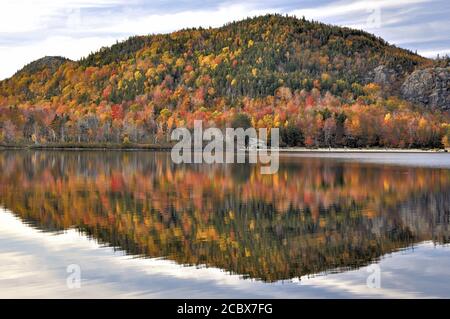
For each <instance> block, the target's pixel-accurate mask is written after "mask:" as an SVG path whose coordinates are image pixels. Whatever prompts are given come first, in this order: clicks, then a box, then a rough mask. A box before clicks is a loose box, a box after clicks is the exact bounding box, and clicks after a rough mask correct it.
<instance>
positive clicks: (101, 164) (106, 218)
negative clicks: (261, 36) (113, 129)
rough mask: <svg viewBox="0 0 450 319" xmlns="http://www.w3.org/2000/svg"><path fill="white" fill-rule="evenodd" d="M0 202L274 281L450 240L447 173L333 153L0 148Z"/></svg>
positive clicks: (49, 225) (41, 221) (27, 216)
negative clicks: (263, 166)
mask: <svg viewBox="0 0 450 319" xmlns="http://www.w3.org/2000/svg"><path fill="white" fill-rule="evenodd" d="M0 168H1V171H2V175H1V177H0V203H1V204H2V205H4V206H6V207H7V208H9V209H11V210H12V211H14V212H15V213H17V214H18V215H19V216H21V217H22V218H23V219H24V220H26V221H27V222H31V223H33V224H35V225H36V226H38V227H40V228H42V229H44V230H62V229H67V228H69V227H76V228H78V229H80V230H83V231H85V232H86V233H88V234H90V235H91V236H92V237H94V238H96V239H98V240H100V241H102V242H105V243H108V244H111V245H114V246H117V247H119V248H122V249H125V250H126V251H127V252H129V253H133V254H141V255H145V256H151V257H161V256H163V257H167V258H169V259H172V260H175V261H177V262H179V263H183V264H206V265H208V266H215V267H220V268H223V269H225V270H227V271H232V272H235V273H239V274H243V275H245V276H249V277H252V278H259V279H262V280H266V281H274V280H280V279H287V278H292V277H296V276H300V275H304V274H310V273H315V272H319V271H325V270H328V269H333V268H336V267H357V266H361V265H364V264H366V263H367V262H368V261H370V260H373V259H375V258H378V257H379V256H381V255H382V254H385V253H389V252H392V251H394V250H396V249H399V248H403V247H407V246H409V245H411V244H413V243H415V242H418V241H422V240H433V241H436V242H441V243H442V242H448V241H449V214H450V209H449V208H448V207H449V206H450V205H449V203H450V171H449V170H443V169H430V168H409V167H393V166H382V165H369V164H361V163H338V162H335V161H330V160H318V159H306V158H305V159H296V160H295V161H292V160H290V161H287V160H283V161H282V162H281V166H280V170H279V173H278V174H276V175H272V176H268V175H265V176H263V175H260V174H259V169H258V167H256V166H251V165H248V166H245V165H227V166H224V165H216V166H214V165H212V166H201V165H200V166H196V165H190V166H177V165H174V164H172V162H171V160H170V157H169V155H168V154H165V153H114V152H108V153H98V152H97V153H95V152H83V153H74V152H67V153H56V152H55V153H52V152H4V153H0Z"/></svg>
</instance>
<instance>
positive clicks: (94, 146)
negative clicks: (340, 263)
mask: <svg viewBox="0 0 450 319" xmlns="http://www.w3.org/2000/svg"><path fill="white" fill-rule="evenodd" d="M172 146H173V145H172V144H134V143H126V144H124V143H121V144H119V143H118V144H115V143H89V144H87V143H49V144H0V150H8V149H30V150H92V151H97V150H98V151H105V150H111V151H142V150H148V151H170V150H171V149H172ZM278 150H279V152H280V153H446V152H449V149H417V148H344V147H336V148H333V147H331V148H325V147H322V148H308V147H285V148H279V149H278Z"/></svg>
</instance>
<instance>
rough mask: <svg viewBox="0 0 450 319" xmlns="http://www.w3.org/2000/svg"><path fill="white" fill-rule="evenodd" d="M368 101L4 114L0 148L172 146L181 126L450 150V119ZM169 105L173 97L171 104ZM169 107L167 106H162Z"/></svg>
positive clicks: (312, 97)
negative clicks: (248, 129)
mask: <svg viewBox="0 0 450 319" xmlns="http://www.w3.org/2000/svg"><path fill="white" fill-rule="evenodd" d="M363 90H364V91H365V92H366V95H364V96H361V97H360V98H359V99H358V101H356V102H355V103H353V104H344V103H342V102H341V100H340V99H339V98H337V97H335V96H333V95H331V94H330V93H327V94H325V95H324V96H322V95H321V94H320V92H319V90H312V91H311V92H306V91H296V92H291V90H290V89H289V88H280V89H278V90H277V92H276V95H275V96H270V97H267V98H264V99H250V98H245V99H243V100H242V102H241V103H239V104H238V105H237V106H235V107H227V106H226V105H225V104H223V106H222V105H219V106H217V107H215V108H205V107H200V108H198V109H196V110H190V109H189V107H187V106H186V105H184V106H183V105H180V106H179V107H177V108H175V109H174V110H170V109H168V108H162V107H163V105H164V103H163V102H161V103H162V104H161V106H160V107H158V105H155V104H152V105H148V104H146V103H145V100H143V103H142V104H138V103H136V102H135V103H133V104H131V105H129V106H126V107H125V108H124V106H123V105H121V104H114V105H112V106H109V105H107V104H102V105H101V106H100V107H96V108H93V109H92V111H90V112H87V113H85V114H80V113H79V110H78V109H70V108H67V109H64V110H63V111H61V110H59V109H56V110H55V108H54V107H53V106H52V105H51V104H47V105H43V106H41V107H32V108H27V109H23V108H20V107H9V108H0V120H1V121H0V142H2V143H4V144H17V143H19V144H29V143H34V144H47V143H70V142H74V143H116V144H117V143H152V144H157V143H160V144H162V143H164V144H165V143H167V142H170V135H171V132H172V130H173V129H175V128H177V127H187V128H190V129H192V128H193V123H194V120H203V126H204V127H221V128H225V127H254V128H268V129H270V128H279V129H280V136H281V146H290V147H293V146H306V147H393V148H440V147H449V146H450V143H449V141H450V125H449V124H448V123H447V122H446V119H447V118H448V115H446V114H445V113H440V112H437V111H436V112H433V113H431V112H426V111H424V110H420V109H417V110H414V109H411V108H410V106H409V105H408V104H407V103H406V102H404V101H401V100H399V99H397V98H395V97H390V98H388V99H384V98H382V97H380V95H381V92H380V88H379V87H378V86H377V85H374V84H369V85H367V86H365V87H363ZM167 98H170V96H169V97H167ZM163 100H164V99H163Z"/></svg>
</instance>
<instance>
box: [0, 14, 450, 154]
mask: <svg viewBox="0 0 450 319" xmlns="http://www.w3.org/2000/svg"><path fill="white" fill-rule="evenodd" d="M436 64H444V66H445V67H446V66H447V60H444V61H433V60H429V59H425V58H423V57H421V56H419V55H417V54H414V53H412V52H410V51H407V50H404V49H400V48H397V47H395V46H392V45H390V44H388V43H387V42H385V41H384V40H382V39H380V38H377V37H375V36H373V35H371V34H368V33H366V32H363V31H358V30H353V29H349V28H341V27H336V26H331V25H326V24H323V23H318V22H314V21H307V20H305V19H304V18H303V19H298V18H295V17H288V16H286V17H285V16H280V15H266V16H261V17H256V18H252V19H246V20H243V21H238V22H233V23H229V24H227V25H225V26H223V27H221V28H208V29H204V28H195V29H185V30H181V31H177V32H174V33H170V34H159V35H149V36H135V37H131V38H130V39H128V40H126V41H124V42H120V43H117V44H115V45H113V46H111V47H109V48H102V49H100V50H99V51H98V52H96V53H92V54H90V55H89V56H87V57H85V58H83V59H81V60H80V61H70V60H68V59H65V58H61V57H45V58H43V59H40V60H38V61H35V62H32V63H30V64H29V65H27V66H25V67H24V68H23V69H22V70H20V71H18V72H17V73H16V74H15V75H14V76H13V77H11V78H10V79H6V80H4V81H1V82H0V143H1V144H39V145H43V144H49V143H67V144H69V143H124V144H126V143H149V144H162V143H167V142H168V141H169V138H170V132H171V131H172V130H173V129H174V128H176V127H188V128H191V127H192V125H193V121H194V120H195V119H201V120H204V126H218V127H226V126H231V125H232V124H233V122H242V119H244V122H245V123H248V125H251V126H253V127H255V128H259V127H266V128H272V127H278V128H280V130H281V136H282V145H284V146H308V147H314V146H326V147H336V146H346V147H444V146H445V147H448V146H449V144H450V124H449V123H450V115H449V113H448V111H443V110H436V109H433V110H431V109H426V108H424V107H421V106H417V105H413V104H411V103H410V102H407V101H405V100H403V99H402V98H400V97H399V94H398V92H399V86H400V83H401V81H402V80H403V79H404V78H405V77H406V76H407V74H409V73H411V72H413V71H414V70H417V69H420V68H425V67H429V66H433V65H436ZM380 66H383V67H386V68H389V70H394V71H395V78H396V80H395V81H393V82H389V84H388V85H387V84H383V83H379V82H377V81H376V76H375V74H374V70H375V69H376V68H377V67H380Z"/></svg>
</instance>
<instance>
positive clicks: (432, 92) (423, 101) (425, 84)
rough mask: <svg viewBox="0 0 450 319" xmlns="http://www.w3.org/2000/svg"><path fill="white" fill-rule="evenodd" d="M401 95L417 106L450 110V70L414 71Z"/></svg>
mask: <svg viewBox="0 0 450 319" xmlns="http://www.w3.org/2000/svg"><path fill="white" fill-rule="evenodd" d="M401 95H402V97H403V98H404V99H406V100H408V101H411V102H412V103H415V104H419V105H422V106H427V107H430V108H440V109H443V110H450V68H430V69H424V70H417V71H414V72H413V73H412V74H411V75H409V76H408V77H407V78H406V80H405V82H404V83H403V85H402V87H401Z"/></svg>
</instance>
